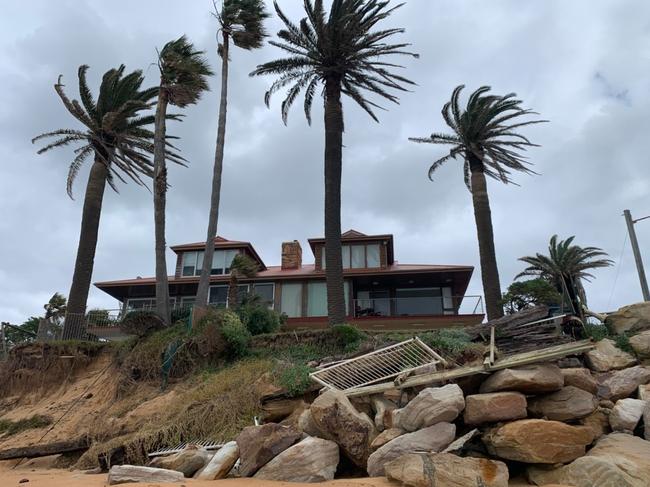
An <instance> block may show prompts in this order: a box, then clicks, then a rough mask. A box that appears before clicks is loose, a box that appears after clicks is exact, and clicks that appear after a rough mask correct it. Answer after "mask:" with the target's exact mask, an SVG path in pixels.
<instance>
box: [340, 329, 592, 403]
mask: <svg viewBox="0 0 650 487" xmlns="http://www.w3.org/2000/svg"><path fill="white" fill-rule="evenodd" d="M594 347H595V344H594V343H593V342H592V341H591V340H583V341H580V342H572V343H566V344H563V345H558V346H555V347H549V348H546V349H542V350H537V351H535V352H526V353H521V354H516V355H512V356H510V357H507V358H504V359H502V360H499V361H497V362H496V363H494V364H493V365H490V366H488V367H486V366H485V364H481V365H472V366H465V367H459V368H457V369H451V370H442V371H440V372H433V373H430V374H422V375H417V376H413V377H409V378H407V379H406V380H404V381H403V382H401V383H399V384H396V383H395V382H385V383H382V384H376V385H371V386H366V387H359V388H357V389H352V390H349V391H345V394H346V395H347V396H348V397H356V396H365V395H370V394H379V393H382V392H384V391H387V390H390V389H405V388H409V387H417V386H423V385H429V384H435V383H441V382H447V381H450V380H454V379H459V378H461V377H467V376H469V375H475V374H486V373H489V372H495V371H497V370H502V369H507V368H509V367H516V366H520V365H528V364H533V363H538V362H545V361H548V360H553V359H556V358H561V357H564V356H566V355H573V354H576V353H582V352H586V351H588V350H591V349H593V348H594Z"/></svg>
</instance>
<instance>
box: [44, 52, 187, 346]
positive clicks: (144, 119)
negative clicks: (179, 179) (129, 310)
mask: <svg viewBox="0 0 650 487" xmlns="http://www.w3.org/2000/svg"><path fill="white" fill-rule="evenodd" d="M87 69H88V66H85V65H83V66H80V67H79V71H78V77H79V97H80V100H81V102H79V101H77V100H70V99H69V98H68V96H67V95H66V94H65V91H64V90H63V88H64V85H63V84H62V83H61V79H62V77H61V76H59V80H58V82H57V84H56V85H54V89H55V90H56V92H57V94H58V95H59V97H60V98H61V101H62V102H63V105H64V106H65V108H66V109H67V110H68V111H69V112H70V114H71V115H72V116H73V117H74V118H75V119H77V121H78V122H81V124H82V125H83V129H81V130H80V129H59V130H54V131H52V132H46V133H44V134H41V135H39V136H37V137H35V138H34V139H32V142H37V141H39V140H41V139H44V138H54V139H55V140H54V141H53V142H51V143H49V144H48V145H46V146H45V147H42V148H41V149H40V150H39V151H38V153H39V154H42V153H44V152H47V151H49V150H51V149H54V148H56V147H64V146H66V145H68V144H71V143H76V144H79V147H77V148H76V149H75V150H74V154H75V157H74V159H73V160H72V162H71V163H70V168H69V171H68V179H67V191H68V195H69V196H70V198H72V186H73V183H74V181H75V179H76V177H77V175H78V174H79V170H80V169H81V166H82V165H83V164H84V162H86V161H87V160H88V159H89V158H91V157H92V158H93V164H92V166H91V168H90V174H89V176H88V183H87V185H86V194H85V198H84V205H83V211H82V216H81V231H80V234H79V246H78V248H77V259H76V262H75V267H74V274H73V277H72V285H71V286H70V293H69V295H68V307H67V311H66V321H65V326H64V333H63V338H65V339H81V338H84V336H85V323H84V314H85V312H86V302H87V300H88V291H89V289H90V281H91V277H92V271H93V265H94V260H95V249H96V247H97V236H98V231H99V219H100V216H101V211H102V202H103V198H104V190H105V188H106V184H108V185H109V186H110V187H111V188H113V189H114V190H115V191H117V187H116V179H118V180H120V181H122V182H126V179H127V178H128V179H131V180H132V181H134V182H135V183H137V184H140V185H141V184H144V181H143V179H142V176H148V177H151V176H152V175H153V164H152V162H151V155H152V154H153V143H152V141H153V136H154V134H153V132H152V131H151V130H149V129H148V128H147V127H148V126H149V125H151V124H152V123H153V122H154V116H153V115H151V114H143V113H142V112H143V111H148V110H150V109H151V107H152V106H153V104H154V101H153V100H154V99H155V97H156V95H157V94H158V88H148V89H144V90H141V89H140V87H141V85H142V82H143V80H144V78H143V76H142V71H139V70H138V71H133V72H132V73H129V74H127V75H126V76H123V75H124V69H125V67H124V65H122V66H120V67H119V68H117V69H111V70H109V71H107V72H106V73H105V74H104V77H103V78H102V82H101V85H100V88H99V95H98V97H97V100H95V99H94V98H93V95H92V93H91V91H90V89H89V88H88V84H87V82H86V71H87ZM166 157H167V158H168V159H169V160H171V161H174V162H182V161H181V158H180V156H179V155H178V154H177V153H176V152H175V151H173V150H171V151H167V153H166Z"/></svg>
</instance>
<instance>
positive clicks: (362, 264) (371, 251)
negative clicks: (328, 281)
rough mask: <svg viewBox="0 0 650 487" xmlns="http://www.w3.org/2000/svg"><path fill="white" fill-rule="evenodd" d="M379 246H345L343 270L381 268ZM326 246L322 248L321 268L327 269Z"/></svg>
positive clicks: (342, 252) (342, 254)
mask: <svg viewBox="0 0 650 487" xmlns="http://www.w3.org/2000/svg"><path fill="white" fill-rule="evenodd" d="M380 255H381V254H380V249H379V244H378V243H377V244H367V245H364V244H358V245H343V246H342V247H341V261H342V264H343V269H363V268H366V267H367V268H376V267H381V257H380ZM325 267H326V263H325V246H323V247H321V268H322V269H325Z"/></svg>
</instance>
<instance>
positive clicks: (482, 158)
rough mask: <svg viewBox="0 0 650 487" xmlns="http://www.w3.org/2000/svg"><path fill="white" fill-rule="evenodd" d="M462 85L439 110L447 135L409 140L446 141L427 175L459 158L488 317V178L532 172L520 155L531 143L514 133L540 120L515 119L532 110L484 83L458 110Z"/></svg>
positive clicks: (495, 274) (493, 314)
mask: <svg viewBox="0 0 650 487" xmlns="http://www.w3.org/2000/svg"><path fill="white" fill-rule="evenodd" d="M463 88H464V86H463V85H460V86H458V87H456V89H454V91H453V93H452V95H451V101H449V102H447V103H446V104H445V105H444V107H443V108H442V117H443V119H444V120H445V123H446V124H447V125H448V126H449V127H450V128H451V129H452V131H453V133H452V134H442V133H433V134H431V136H429V137H424V138H410V139H409V140H411V141H413V142H420V143H427V144H443V145H451V146H452V147H451V149H450V150H449V154H447V155H446V156H443V157H441V158H440V159H438V160H436V161H434V163H433V164H432V165H431V167H430V168H429V179H432V178H433V174H434V172H435V171H436V169H438V168H439V167H440V166H441V165H442V164H444V163H445V162H446V161H447V160H449V159H456V158H457V157H461V158H462V160H463V175H464V176H465V185H466V186H467V188H468V189H469V191H470V192H471V193H472V202H473V205H474V219H475V220H476V232H477V234H478V247H479V254H480V258H481V277H482V279H483V293H484V294H485V304H486V309H487V315H488V319H489V320H493V319H496V318H500V317H501V316H503V307H502V306H501V304H500V303H501V284H500V283H499V269H498V267H497V260H496V253H495V250H494V233H493V230H492V214H491V211H490V200H489V197H488V192H487V181H486V178H485V176H489V177H491V178H493V179H496V180H497V181H500V182H502V183H504V184H507V183H512V182H513V181H512V180H511V179H510V176H511V171H520V172H524V173H528V174H534V171H532V170H531V169H530V168H529V165H530V162H528V161H526V158H525V157H524V156H523V155H522V152H523V151H525V150H526V149H527V148H528V147H536V146H537V145H536V144H533V143H531V142H530V141H529V140H528V139H527V138H526V137H524V136H523V135H521V134H520V133H518V132H517V131H516V129H519V128H521V127H524V126H526V125H532V124H536V123H542V122H546V120H527V121H520V117H524V116H528V115H533V114H535V115H536V113H535V112H533V111H531V110H526V109H523V108H522V107H521V103H522V102H521V100H517V99H516V98H515V97H516V96H517V95H516V94H515V93H510V94H507V95H505V96H497V95H488V94H487V92H488V91H490V87H489V86H482V87H481V88H479V89H478V90H476V91H475V92H474V93H472V94H471V95H470V97H469V99H468V101H467V106H466V108H465V110H462V109H461V108H460V105H459V103H458V98H459V96H460V93H461V91H462V89H463Z"/></svg>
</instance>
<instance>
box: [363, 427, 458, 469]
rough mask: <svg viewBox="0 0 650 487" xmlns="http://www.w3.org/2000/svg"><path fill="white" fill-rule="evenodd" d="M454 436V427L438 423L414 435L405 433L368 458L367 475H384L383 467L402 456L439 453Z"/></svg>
mask: <svg viewBox="0 0 650 487" xmlns="http://www.w3.org/2000/svg"><path fill="white" fill-rule="evenodd" d="M455 435H456V426H455V425H453V424H451V423H438V424H436V425H433V426H429V427H428V428H424V429H421V430H419V431H416V432H414V433H406V434H404V435H401V436H398V437H397V438H395V439H394V440H392V441H389V442H388V443H386V444H385V445H384V446H382V447H381V448H379V449H378V450H377V451H376V452H374V453H373V454H372V455H370V457H369V458H368V474H369V475H370V476H371V477H378V476H381V475H384V465H385V464H386V463H387V462H389V461H391V460H394V459H396V458H397V457H400V456H402V455H404V454H405V453H413V452H417V451H426V452H439V451H441V450H443V449H444V448H445V447H446V446H448V445H449V444H450V443H451V442H452V441H454V437H455Z"/></svg>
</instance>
